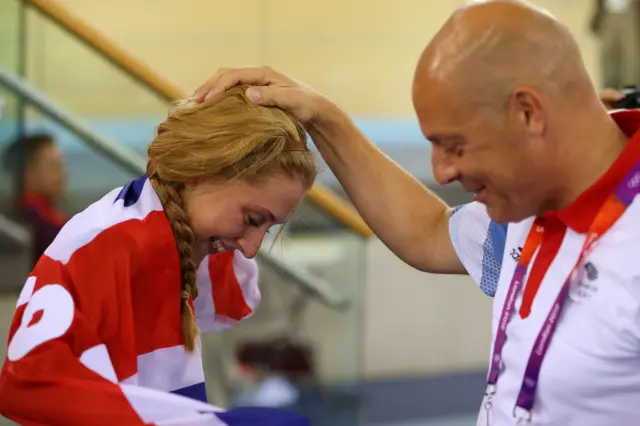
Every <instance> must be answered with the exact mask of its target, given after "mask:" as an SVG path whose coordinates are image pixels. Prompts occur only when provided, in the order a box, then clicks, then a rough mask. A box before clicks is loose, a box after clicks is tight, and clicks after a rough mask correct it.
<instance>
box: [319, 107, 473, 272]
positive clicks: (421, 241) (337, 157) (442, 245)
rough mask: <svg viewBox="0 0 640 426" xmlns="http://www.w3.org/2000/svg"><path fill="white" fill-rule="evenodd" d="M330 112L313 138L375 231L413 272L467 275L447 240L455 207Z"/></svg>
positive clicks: (336, 112) (343, 116) (344, 119)
mask: <svg viewBox="0 0 640 426" xmlns="http://www.w3.org/2000/svg"><path fill="white" fill-rule="evenodd" d="M332 108H333V111H332V112H328V113H324V114H323V115H322V117H323V121H322V122H321V125H316V124H315V123H313V122H311V123H310V125H309V126H308V129H309V134H310V135H311V137H312V138H313V141H314V143H315V145H316V147H317V148H318V150H319V151H320V153H321V154H322V156H323V158H324V159H325V161H326V162H327V164H328V166H329V167H330V168H331V170H332V171H333V173H334V174H335V175H336V177H337V178H338V180H339V181H340V184H341V185H342V187H343V188H344V189H345V191H346V192H347V194H348V195H349V198H350V199H351V201H352V202H353V204H354V205H355V207H356V209H357V210H358V212H360V214H361V215H362V218H363V219H364V220H365V221H366V222H367V224H368V225H369V226H370V227H371V229H372V230H373V232H374V233H375V234H376V235H377V236H378V237H379V238H380V239H381V240H382V242H383V243H384V244H385V245H386V246H387V247H389V249H390V250H391V251H393V252H394V253H395V254H396V255H397V256H398V257H399V258H400V259H402V260H403V261H405V262H406V263H408V264H409V265H411V266H413V267H414V268H417V269H420V270H422V271H426V272H435V273H460V274H462V273H466V271H465V269H464V267H463V266H462V263H461V262H460V260H459V259H458V256H457V255H456V253H455V251H454V249H453V245H452V244H451V239H450V236H449V217H450V216H451V208H449V206H447V204H445V202H444V201H443V200H441V199H440V198H439V197H438V196H437V195H436V194H434V193H433V192H431V191H429V189H427V188H426V187H425V186H424V185H423V184H422V183H420V182H419V181H418V180H417V179H416V178H415V177H414V176H412V175H411V174H410V173H409V172H407V171H406V170H405V169H403V168H402V167H400V166H399V165H398V164H397V163H395V162H394V161H393V160H392V159H390V158H389V157H388V156H386V155H385V154H384V153H383V152H382V151H380V150H379V149H378V148H377V147H376V146H375V145H373V143H371V142H370V141H369V140H368V139H367V138H366V137H365V136H364V135H363V134H362V133H361V132H360V131H359V130H358V129H357V127H356V126H355V125H354V124H353V122H352V121H351V120H350V119H349V117H348V116H347V115H346V114H344V113H342V112H340V111H339V110H338V109H337V108H335V107H332Z"/></svg>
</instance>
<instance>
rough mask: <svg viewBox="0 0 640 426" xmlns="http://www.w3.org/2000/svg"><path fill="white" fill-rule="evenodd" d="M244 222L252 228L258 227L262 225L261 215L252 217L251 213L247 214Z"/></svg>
mask: <svg viewBox="0 0 640 426" xmlns="http://www.w3.org/2000/svg"><path fill="white" fill-rule="evenodd" d="M245 223H246V224H247V225H249V226H251V227H252V228H260V227H261V226H262V225H264V219H263V218H261V217H260V218H259V217H253V216H251V215H248V216H247V217H246V218H245Z"/></svg>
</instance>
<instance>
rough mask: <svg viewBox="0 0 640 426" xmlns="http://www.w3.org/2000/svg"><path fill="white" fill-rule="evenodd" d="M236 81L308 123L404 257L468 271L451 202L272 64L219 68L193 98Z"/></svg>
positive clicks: (361, 205) (353, 194) (370, 218)
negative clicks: (458, 248)
mask: <svg viewBox="0 0 640 426" xmlns="http://www.w3.org/2000/svg"><path fill="white" fill-rule="evenodd" d="M237 84H249V85H253V86H254V87H252V88H250V89H249V90H248V91H247V96H248V97H249V99H251V100H253V101H254V102H257V103H259V104H261V105H265V106H277V107H279V108H282V109H284V110H286V111H288V112H290V113H291V114H293V115H294V116H295V117H296V118H297V119H298V120H300V121H301V122H303V123H305V124H306V126H307V130H308V131H309V134H310V135H311V137H312V138H313V141H314V143H315V144H316V146H317V147H318V149H319V150H320V153H321V154H322V156H323V157H324V158H325V160H326V161H327V164H328V165H329V167H330V168H331V169H332V171H333V172H334V173H335V175H336V177H337V178H338V180H339V181H340V183H341V184H342V186H343V187H344V188H345V190H346V191H347V193H348V195H349V197H350V198H351V200H352V201H353V203H354V205H355V207H356V208H357V209H358V211H359V212H360V214H361V215H362V217H363V218H364V220H365V221H366V222H367V224H368V225H369V226H370V227H371V228H372V230H373V231H374V232H375V233H376V234H377V235H378V237H380V239H381V240H382V241H383V242H384V243H385V244H386V245H387V247H389V248H390V249H391V250H392V251H393V252H394V253H395V254H396V255H397V256H398V257H399V258H400V259H402V260H403V261H405V262H406V263H408V264H409V265H411V266H413V267H415V268H417V269H420V270H423V271H428V272H438V273H466V271H465V268H464V267H463V266H462V263H461V262H460V260H459V259H458V256H457V255H456V253H455V250H454V249H453V246H452V244H451V240H450V237H449V216H450V209H449V207H448V206H447V205H446V204H445V203H444V202H443V201H442V200H441V199H440V198H438V197H437V196H436V195H435V194H433V193H432V192H430V191H429V190H428V189H427V188H425V187H424V186H423V185H422V184H421V183H420V182H418V181H417V180H416V179H415V178H414V177H413V176H411V175H410V174H409V173H408V172H407V171H406V170H404V169H403V168H401V167H400V166H399V165H397V164H396V163H394V162H393V161H392V160H391V159H389V158H388V157H387V156H386V155H384V154H383V153H382V152H381V151H380V150H378V149H377V148H376V147H375V146H374V145H373V144H372V143H371V142H370V141H369V140H368V139H367V138H366V137H365V136H364V135H363V134H362V133H360V131H359V130H358V129H357V128H356V126H355V125H354V124H353V122H352V121H351V120H350V119H349V117H348V116H347V115H346V114H345V113H343V112H342V111H340V109H339V108H338V107H337V106H336V105H334V104H333V103H332V102H331V101H329V100H328V99H327V98H325V97H324V96H322V95H321V94H320V93H318V92H316V91H315V90H313V89H311V88H310V87H308V86H305V85H304V84H302V83H300V82H298V81H296V80H293V79H291V78H288V77H286V76H284V75H282V74H280V73H278V72H277V71H275V70H273V69H271V68H269V67H259V68H235V69H233V68H225V69H221V70H219V71H218V72H217V73H216V74H214V75H213V76H212V77H211V78H210V79H209V80H208V81H207V82H206V83H205V84H203V85H202V86H200V88H198V90H197V91H196V93H195V94H194V96H193V99H194V100H196V101H203V100H208V99H211V98H214V97H216V96H218V95H219V94H221V93H222V92H224V91H225V90H227V89H229V88H231V87H233V86H235V85H237ZM425 161H426V159H425Z"/></svg>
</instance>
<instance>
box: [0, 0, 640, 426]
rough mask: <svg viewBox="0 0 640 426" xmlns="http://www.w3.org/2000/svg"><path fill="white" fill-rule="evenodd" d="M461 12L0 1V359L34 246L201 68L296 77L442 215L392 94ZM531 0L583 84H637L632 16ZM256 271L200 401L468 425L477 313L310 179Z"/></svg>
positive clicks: (137, 0) (624, 7) (481, 349)
mask: <svg viewBox="0 0 640 426" xmlns="http://www.w3.org/2000/svg"><path fill="white" fill-rule="evenodd" d="M463 3H464V1H454V0H438V1H425V0H349V1H343V0H325V1H323V2H311V1H305V0H302V1H300V0H298V1H294V0H234V1H228V0H225V1H223V0H183V1H180V2H178V1H175V0H153V1H151V0H128V1H125V0H111V1H109V2H106V1H98V0H0V110H1V111H2V112H1V113H0V114H1V118H0V150H2V152H3V158H2V160H3V161H2V167H1V170H0V291H1V295H0V339H1V340H2V341H3V343H2V345H1V346H0V355H2V357H4V352H3V351H4V347H5V343H4V342H6V334H7V331H8V327H9V324H10V321H11V317H12V315H13V310H14V306H15V300H16V298H17V294H18V292H19V289H20V288H21V286H22V284H23V282H24V279H25V276H26V275H27V274H28V272H29V270H30V268H31V266H32V264H33V261H34V258H36V257H37V256H38V255H39V253H41V251H42V250H43V248H42V247H43V245H44V247H46V244H47V241H48V239H50V238H52V235H55V232H56V230H57V229H58V228H59V226H60V225H61V224H62V223H63V222H64V220H65V219H66V218H67V217H69V216H70V215H72V214H74V213H76V212H78V211H80V210H82V209H83V208H85V207H86V206H87V205H88V204H90V203H92V202H93V201H95V200H97V199H98V198H100V197H101V196H102V195H103V194H104V193H105V192H107V191H108V190H110V189H112V188H114V187H116V186H121V185H123V184H124V183H126V182H127V181H128V180H130V179H131V178H133V177H136V176H138V175H140V174H142V173H143V171H144V153H145V147H146V145H147V144H148V143H149V142H150V140H151V139H152V138H153V135H154V130H155V126H156V125H157V124H158V123H159V122H160V121H162V120H163V119H164V117H165V116H166V112H167V109H168V104H169V102H170V101H171V100H173V99H179V98H183V97H186V96H188V95H189V94H191V92H192V91H193V90H194V89H195V88H196V87H197V86H198V85H199V84H200V83H202V82H203V81H204V80H205V79H206V78H207V77H208V76H209V75H210V74H212V73H213V72H214V71H215V70H216V69H217V68H219V67H223V66H245V65H263V64H268V65H271V66H273V67H274V68H276V69H278V70H280V71H282V72H284V73H287V74H289V75H292V76H294V77H296V78H298V79H300V80H302V81H305V82H306V83H308V84H310V85H312V86H313V87H315V88H317V89H318V90H320V91H321V92H323V93H324V94H326V95H327V96H329V97H330V98H332V99H334V100H335V101H337V103H339V104H340V105H341V106H342V107H343V108H344V109H345V110H346V111H348V112H349V113H350V114H351V115H352V116H353V117H354V118H355V119H356V122H357V124H358V125H359V126H360V128H361V129H362V130H363V131H364V132H365V133H366V134H367V135H368V136H369V137H370V138H371V139H372V140H373V141H374V142H375V143H376V144H377V145H378V146H379V147H381V148H382V149H383V150H384V151H385V152H387V153H388V154H389V155H390V156H391V157H392V158H394V159H395V160H396V161H397V162H399V163H400V164H401V165H403V166H404V167H405V168H407V169H408V170H409V171H410V172H411V173H413V174H414V175H416V176H417V177H419V179H420V180H421V181H422V182H424V184H425V185H427V186H429V187H430V188H432V189H433V190H435V191H436V192H438V193H439V194H440V195H441V196H442V197H443V198H444V199H445V200H446V201H447V202H449V203H450V204H453V205H455V204H460V203H464V202H466V201H468V196H467V195H466V194H465V193H464V192H462V191H461V189H460V188H459V187H457V186H455V185H452V186H449V187H446V188H442V187H438V186H436V185H435V183H434V181H433V177H432V173H431V170H430V166H429V155H430V152H429V145H428V143H427V142H426V141H425V140H424V139H423V137H422V136H421V134H420V131H419V128H418V126H417V123H416V120H415V117H414V114H413V110H412V106H411V96H410V94H411V91H410V89H411V81H412V77H413V72H414V66H415V64H416V62H417V59H418V57H419V55H420V53H421V50H422V49H423V48H424V46H425V45H426V44H427V42H428V41H429V39H430V38H431V37H432V36H433V35H434V34H435V32H436V31H437V29H438V28H439V27H440V26H441V25H442V24H443V23H444V21H445V20H446V18H447V17H448V15H449V14H450V13H451V12H452V11H453V10H454V9H455V8H456V7H458V6H460V5H462V4H463ZM534 3H536V4H539V5H540V6H542V7H545V8H547V9H549V10H550V11H551V12H552V13H553V14H555V15H556V16H557V17H558V18H559V19H560V20H561V21H563V22H564V23H565V24H567V25H568V26H569V27H570V29H571V31H572V32H573V34H574V35H575V37H576V38H577V40H578V43H579V44H580V46H581V49H582V52H583V55H584V60H585V62H586V64H587V67H588V69H589V71H590V73H591V76H592V78H593V81H594V84H595V85H596V86H597V87H598V88H602V87H620V86H623V85H628V84H635V83H637V81H638V74H639V68H640V66H639V65H638V61H639V59H638V57H639V55H638V54H637V53H638V48H639V41H640V38H639V36H638V31H640V30H639V28H640V25H639V24H640V23H639V22H638V19H640V13H639V12H638V11H639V10H640V9H639V8H640V6H638V4H639V3H640V2H638V1H633V0H628V1H624V0H618V1H591V0H548V1H534ZM265 247H266V248H269V247H271V244H269V242H267V243H266V244H265ZM259 263H260V266H261V270H262V278H261V288H262V290H263V294H264V300H263V303H262V305H261V307H260V309H259V311H258V313H257V314H256V315H255V316H254V317H253V318H252V319H250V320H249V321H246V322H245V323H243V324H241V325H240V326H238V327H237V328H236V329H234V330H232V331H229V332H226V333H223V334H219V335H215V336H208V337H207V338H206V340H205V364H206V370H207V371H206V374H207V379H208V387H209V395H210V398H211V402H212V403H214V404H217V405H220V406H223V407H233V406H240V405H247V404H249V405H266V406H279V407H286V408H289V409H292V410H296V411H300V412H303V413H306V414H308V415H309V416H310V417H311V418H312V420H313V424H314V425H318V426H324V425H331V426H343V425H344V426H391V425H395V426H410V425H411V426H425V425H450V426H453V425H460V426H466V425H472V424H474V422H475V413H476V412H477V409H478V405H479V402H480V399H481V395H482V392H483V389H484V378H485V372H486V367H487V359H488V354H489V349H490V348H489V343H490V328H489V327H490V306H491V300H490V299H489V298H487V297H486V296H484V295H483V293H482V292H481V291H480V290H478V289H477V288H476V286H475V285H474V284H473V283H472V282H471V280H470V279H469V278H467V277H451V276H436V275H430V274H424V273H419V272H417V271H415V270H412V269H411V268H409V267H408V266H406V265H405V264H403V263H402V262H401V261H399V260H398V259H396V258H395V257H394V256H393V255H392V254H391V253H390V252H389V251H388V250H387V249H386V247H384V246H383V245H382V244H381V243H380V242H379V241H378V240H377V239H376V238H374V237H372V236H371V235H370V232H369V231H368V229H367V228H366V226H364V224H363V223H362V221H361V219H360V218H359V217H358V216H357V214H355V213H354V212H353V209H352V208H351V206H350V204H349V202H348V200H346V199H345V198H344V196H343V193H342V191H341V188H340V186H339V185H338V184H337V182H336V180H335V178H334V177H333V176H332V174H331V172H330V171H329V170H324V171H323V172H322V174H321V176H320V179H319V185H318V186H317V188H316V189H315V190H314V191H313V192H312V193H311V194H310V195H309V197H308V199H307V200H305V202H304V205H303V206H302V207H301V208H300V209H298V211H297V213H296V216H295V217H294V218H293V220H292V222H291V223H290V225H289V226H288V227H287V229H286V232H285V233H284V234H283V235H282V237H281V239H280V240H279V241H278V242H277V243H276V244H275V245H274V246H273V248H270V249H265V250H263V252H262V253H261V254H260V256H259ZM7 424H9V423H7Z"/></svg>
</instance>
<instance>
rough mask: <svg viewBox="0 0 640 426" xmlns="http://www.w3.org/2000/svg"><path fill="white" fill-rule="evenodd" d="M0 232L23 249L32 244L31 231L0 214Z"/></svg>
mask: <svg viewBox="0 0 640 426" xmlns="http://www.w3.org/2000/svg"><path fill="white" fill-rule="evenodd" d="M0 232H1V233H2V234H4V235H5V236H7V237H9V238H10V239H11V240H12V241H13V242H14V243H16V244H18V245H19V246H21V247H23V248H24V247H29V244H30V243H31V234H30V233H29V231H28V230H27V229H25V227H23V226H22V225H19V224H17V223H15V222H14V221H12V220H11V219H9V218H8V217H6V216H5V215H3V214H0Z"/></svg>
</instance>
